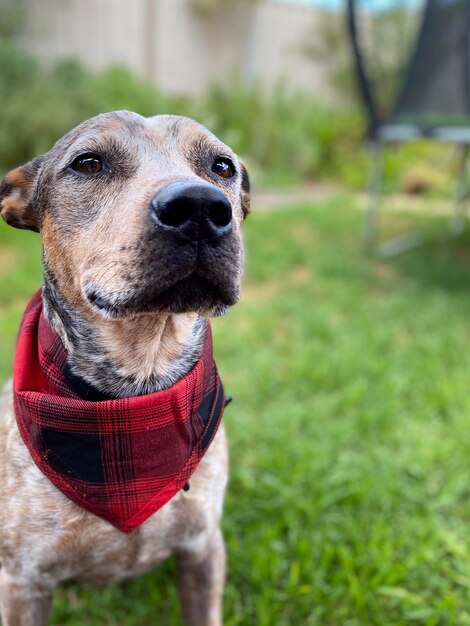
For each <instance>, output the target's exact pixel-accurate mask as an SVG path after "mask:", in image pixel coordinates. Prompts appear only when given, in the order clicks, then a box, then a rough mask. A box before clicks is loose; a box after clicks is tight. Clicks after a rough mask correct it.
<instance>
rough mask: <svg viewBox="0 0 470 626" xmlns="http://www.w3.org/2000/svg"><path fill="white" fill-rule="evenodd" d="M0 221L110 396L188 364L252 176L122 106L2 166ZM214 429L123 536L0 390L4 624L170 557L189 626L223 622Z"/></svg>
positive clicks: (154, 384) (71, 347)
mask: <svg viewBox="0 0 470 626" xmlns="http://www.w3.org/2000/svg"><path fill="white" fill-rule="evenodd" d="M0 200H1V214H2V217H3V218H4V219H5V220H6V222H8V223H9V224H11V225H12V226H15V227H17V228H27V229H31V230H35V231H38V232H40V233H41V235H42V240H43V251H44V253H43V264H44V276H45V284H44V289H43V294H42V298H43V307H44V315H45V317H46V319H47V320H48V322H49V324H50V326H52V328H53V329H54V331H55V332H56V333H57V334H58V335H59V337H60V338H61V340H62V343H63V345H64V346H65V348H66V350H67V355H68V356H67V361H68V367H69V369H70V371H71V372H72V373H73V375H75V376H77V377H78V378H79V379H80V380H83V381H85V383H86V384H89V385H91V386H93V388H95V389H97V390H98V391H100V392H103V393H104V394H107V395H108V396H111V397H112V398H124V397H126V398H127V397H131V396H138V395H143V394H149V393H152V392H156V391H159V390H162V389H166V388H168V387H170V386H171V385H173V384H174V383H175V381H178V380H179V379H181V377H183V376H184V375H185V374H187V372H188V371H189V370H191V368H192V367H193V366H194V364H195V363H196V362H197V361H198V359H199V356H200V354H201V351H202V344H203V340H204V334H205V328H206V324H207V318H208V317H209V316H212V315H220V314H223V313H224V312H225V311H226V310H227V309H228V307H230V306H231V305H233V304H234V303H235V302H236V301H237V300H238V297H239V291H240V279H241V271H242V262H243V251H242V243H241V236H240V224H241V222H242V221H243V219H244V217H245V215H246V214H247V212H248V206H249V183H248V177H247V174H246V171H245V169H244V168H243V166H242V165H241V164H240V163H239V161H238V159H237V157H236V156H235V155H234V154H233V152H232V151H231V150H230V149H229V148H228V147H227V146H225V145H224V144H223V143H221V142H220V141H219V140H218V139H217V138H216V137H215V136H214V135H212V134H211V133H209V132H208V131H207V130H206V129H205V128H204V127H203V126H201V125H199V124H198V123H196V122H194V121H193V120H190V119H187V118H181V117H174V116H156V117H153V118H148V119H147V118H143V117H141V116H139V115H137V114H135V113H130V112H127V111H119V112H113V113H107V114H104V115H100V116H98V117H95V118H92V119H90V120H88V121H86V122H84V123H83V124H81V125H80V126H78V127H77V128H75V129H74V130H72V131H71V132H70V133H68V134H67V135H65V136H64V137H63V138H62V139H60V140H59V141H58V142H57V144H56V145H55V146H54V147H53V148H52V149H51V150H50V151H49V152H48V153H47V154H45V155H43V156H40V157H37V158H36V159H34V160H33V161H31V162H30V163H27V164H26V165H24V166H22V167H19V168H17V169H15V170H13V171H11V172H10V173H9V174H7V176H6V177H5V179H4V180H3V183H2V185H1V187H0ZM226 481H227V447H226V440H225V434H224V431H223V428H222V427H220V428H219V430H218V431H217V434H216V435H215V438H214V439H213V441H212V443H211V445H210V447H209V449H208V451H207V453H206V454H205V456H204V457H203V458H202V461H201V462H200V463H199V465H198V467H197V469H196V471H195V473H194V474H193V475H192V477H191V488H190V490H189V491H188V492H184V491H179V492H178V493H177V494H176V495H175V496H174V497H173V498H172V499H171V500H170V501H169V502H168V503H167V504H166V505H164V506H163V507H162V508H161V509H160V510H159V511H157V512H156V513H155V514H153V515H152V516H151V517H150V518H149V519H148V520H147V521H146V522H145V523H143V524H142V525H141V526H139V528H137V529H136V530H135V531H134V532H132V533H130V534H123V533H121V532H120V531H119V530H117V529H116V528H115V527H114V526H112V525H111V524H109V523H108V522H106V521H104V520H103V519H101V518H99V517H97V516H95V515H93V514H92V513H89V512H87V511H85V510H84V509H83V508H80V507H79V506H77V505H76V504H74V503H73V502H72V501H71V500H69V499H68V498H67V497H66V496H65V495H64V494H63V493H62V492H61V491H59V490H58V489H57V488H56V487H55V486H54V485H53V484H52V483H51V482H50V481H49V480H48V478H46V477H45V475H44V474H43V473H42V472H41V471H39V469H38V468H37V466H36V465H35V464H34V463H33V460H32V458H31V455H30V453H29V450H28V449H27V447H26V446H25V444H24V443H23V440H22V438H21V437H20V434H19V431H18V427H17V423H16V420H15V415H14V410H13V399H12V385H11V383H10V384H8V385H7V387H6V388H5V390H4V391H3V394H2V395H1V396H0V484H1V489H0V567H1V569H0V606H1V615H2V619H3V624H4V626H44V625H46V624H47V621H48V615H49V610H50V605H51V598H52V590H53V588H54V587H55V586H56V585H57V584H58V583H59V582H61V581H62V580H65V579H70V578H74V579H77V580H83V581H90V582H96V583H106V582H108V581H113V580H118V579H122V578H126V577H129V576H135V575H138V574H141V573H143V572H145V571H147V570H148V569H150V568H152V567H153V566H154V565H156V564H157V563H159V562H161V561H162V560H163V559H165V558H167V557H168V556H169V555H170V554H172V553H176V554H177V555H178V565H179V567H178V570H179V588H180V595H181V599H182V606H183V614H184V618H185V623H186V624H188V626H203V625H204V626H209V625H211V626H216V625H219V624H221V622H222V618H221V599H222V591H223V585H224V577H225V554H224V544H223V538H222V535H221V532H220V526H219V524H220V517H221V512H222V504H223V497H224V490H225V485H226Z"/></svg>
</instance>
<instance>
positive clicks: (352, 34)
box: [347, 0, 379, 139]
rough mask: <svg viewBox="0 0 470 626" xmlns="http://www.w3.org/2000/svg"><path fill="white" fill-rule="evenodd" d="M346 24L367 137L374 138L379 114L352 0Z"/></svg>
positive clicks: (349, 4)
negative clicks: (366, 125)
mask: <svg viewBox="0 0 470 626" xmlns="http://www.w3.org/2000/svg"><path fill="white" fill-rule="evenodd" d="M347 22H348V31H349V39H350V42H351V48H352V53H353V58H354V65H355V69H356V78H357V82H358V85H359V90H360V94H361V98H362V100H363V102H364V104H365V106H366V109H367V113H368V115H369V132H368V134H369V137H370V138H371V139H374V138H375V134H376V130H377V127H378V125H379V114H378V110H377V106H376V100H375V98H374V94H373V90H372V86H371V83H370V80H369V78H368V76H367V73H366V69H365V65H364V59H363V56H362V51H361V47H360V44H359V36H358V30H357V22H356V7H355V1H354V0H347Z"/></svg>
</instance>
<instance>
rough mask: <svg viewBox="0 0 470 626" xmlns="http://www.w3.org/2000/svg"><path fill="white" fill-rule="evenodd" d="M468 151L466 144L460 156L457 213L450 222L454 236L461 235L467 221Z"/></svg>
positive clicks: (456, 199) (462, 147)
mask: <svg viewBox="0 0 470 626" xmlns="http://www.w3.org/2000/svg"><path fill="white" fill-rule="evenodd" d="M468 151H469V146H468V145H467V144H464V145H463V146H460V155H459V157H460V158H459V174H458V179H457V190H456V197H455V212H454V216H453V217H452V219H451V220H450V223H449V230H450V232H451V233H452V235H455V236H457V235H460V234H461V233H462V232H463V231H464V229H465V221H466V217H467V209H468V204H467V201H468V198H469V195H470V189H469V186H468V181H467V177H468Z"/></svg>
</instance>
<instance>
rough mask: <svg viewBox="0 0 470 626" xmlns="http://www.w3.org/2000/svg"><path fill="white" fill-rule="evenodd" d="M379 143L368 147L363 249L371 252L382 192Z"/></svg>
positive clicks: (375, 235) (374, 242) (375, 236)
mask: <svg viewBox="0 0 470 626" xmlns="http://www.w3.org/2000/svg"><path fill="white" fill-rule="evenodd" d="M381 148H382V147H381V145H380V141H374V142H373V143H371V145H370V146H369V154H370V167H369V181H368V184H367V208H366V214H365V218H364V231H363V243H364V248H365V249H366V250H367V251H368V252H371V251H373V250H374V248H375V247H376V244H377V234H378V221H379V219H378V218H379V215H378V214H379V206H380V200H381V192H382V149H381Z"/></svg>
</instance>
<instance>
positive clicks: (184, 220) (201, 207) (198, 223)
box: [150, 182, 232, 241]
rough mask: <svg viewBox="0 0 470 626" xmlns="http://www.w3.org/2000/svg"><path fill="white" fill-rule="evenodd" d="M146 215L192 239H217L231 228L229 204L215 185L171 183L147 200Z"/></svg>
mask: <svg viewBox="0 0 470 626" xmlns="http://www.w3.org/2000/svg"><path fill="white" fill-rule="evenodd" d="M150 216H151V218H152V219H153V221H155V222H156V223H157V225H158V226H160V227H163V228H164V229H165V230H171V231H172V232H175V233H178V234H181V235H184V236H186V237H189V238H190V239H193V240H195V241H196V240H202V239H212V240H214V239H220V238H221V237H224V236H225V235H228V234H229V233H230V231H231V230H232V207H231V205H230V202H229V201H228V198H227V197H226V196H225V194H223V193H222V192H221V191H220V190H219V189H217V187H214V186H213V185H209V184H205V183H184V182H178V183H171V184H169V185H167V186H166V187H163V189H161V190H160V191H159V192H158V193H157V195H156V196H155V197H154V198H153V199H152V202H151V203H150Z"/></svg>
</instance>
